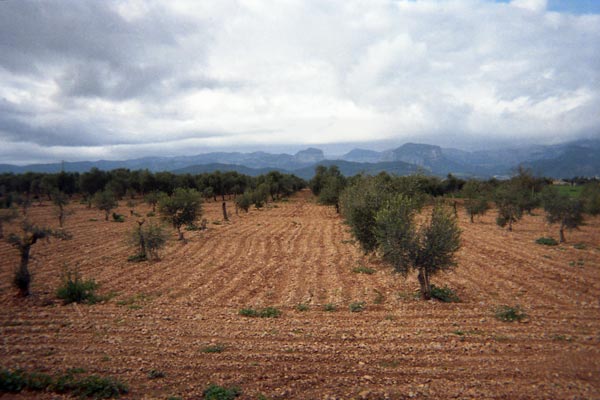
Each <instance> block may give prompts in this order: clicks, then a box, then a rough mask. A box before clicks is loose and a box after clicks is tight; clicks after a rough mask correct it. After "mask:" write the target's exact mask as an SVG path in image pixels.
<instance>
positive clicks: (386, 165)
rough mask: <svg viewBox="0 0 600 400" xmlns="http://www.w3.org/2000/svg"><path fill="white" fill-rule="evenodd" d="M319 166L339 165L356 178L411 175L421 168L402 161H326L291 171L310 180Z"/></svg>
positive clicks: (341, 170)
mask: <svg viewBox="0 0 600 400" xmlns="http://www.w3.org/2000/svg"><path fill="white" fill-rule="evenodd" d="M319 165H323V166H326V167H329V166H332V165H337V166H338V168H339V169H340V172H341V173H342V174H343V175H345V176H354V175H357V174H360V173H361V172H362V173H365V174H367V175H376V174H378V173H380V172H384V171H385V172H388V173H390V174H396V175H410V174H412V173H415V172H417V171H418V169H419V167H417V166H416V165H411V164H408V163H405V162H402V161H391V162H381V163H356V162H351V161H344V160H324V161H321V162H320V163H317V164H314V165H311V166H310V167H305V168H301V169H297V170H294V171H290V172H291V173H293V174H294V175H296V176H298V177H300V178H303V179H310V178H312V177H313V176H314V175H315V168H316V167H317V166H319Z"/></svg>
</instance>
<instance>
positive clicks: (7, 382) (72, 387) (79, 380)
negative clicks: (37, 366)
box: [0, 369, 129, 399]
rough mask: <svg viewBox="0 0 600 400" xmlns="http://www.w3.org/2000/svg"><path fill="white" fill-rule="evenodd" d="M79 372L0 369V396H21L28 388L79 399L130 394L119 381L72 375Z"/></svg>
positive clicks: (95, 376)
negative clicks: (10, 394) (50, 372)
mask: <svg viewBox="0 0 600 400" xmlns="http://www.w3.org/2000/svg"><path fill="white" fill-rule="evenodd" d="M78 373H79V372H78V371H67V373H66V374H63V375H57V376H51V375H48V374H43V373H39V372H25V371H23V370H12V371H11V370H8V369H0V393H20V392H21V391H23V390H26V389H27V390H31V391H38V392H39V391H48V392H53V393H57V394H64V393H70V394H73V395H74V396H79V397H80V398H84V397H93V398H94V399H112V398H118V397H119V396H120V395H122V394H127V393H128V392H129V389H128V387H127V385H126V384H124V383H123V382H121V381H120V380H118V379H115V378H112V377H102V376H98V375H89V376H83V377H77V376H75V375H76V374H78Z"/></svg>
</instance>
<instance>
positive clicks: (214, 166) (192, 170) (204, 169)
mask: <svg viewBox="0 0 600 400" xmlns="http://www.w3.org/2000/svg"><path fill="white" fill-rule="evenodd" d="M215 171H221V172H228V171H236V172H239V173H240V174H244V175H248V176H259V175H263V174H266V173H269V172H270V171H279V172H283V173H286V174H289V173H290V171H286V170H282V169H276V168H250V167H246V166H243V165H234V164H220V163H211V164H200V165H190V166H188V167H185V168H179V169H174V170H172V171H171V172H173V173H174V174H192V175H197V174H205V173H212V172H215Z"/></svg>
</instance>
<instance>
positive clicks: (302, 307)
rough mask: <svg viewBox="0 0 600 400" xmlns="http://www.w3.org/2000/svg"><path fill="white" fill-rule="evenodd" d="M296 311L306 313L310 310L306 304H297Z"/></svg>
mask: <svg viewBox="0 0 600 400" xmlns="http://www.w3.org/2000/svg"><path fill="white" fill-rule="evenodd" d="M296 310H297V311H308V310H310V306H309V305H308V304H306V303H299V304H296Z"/></svg>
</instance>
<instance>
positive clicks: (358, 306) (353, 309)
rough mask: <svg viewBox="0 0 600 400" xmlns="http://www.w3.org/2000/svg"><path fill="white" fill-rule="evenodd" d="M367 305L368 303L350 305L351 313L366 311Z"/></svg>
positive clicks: (358, 302) (359, 302)
mask: <svg viewBox="0 0 600 400" xmlns="http://www.w3.org/2000/svg"><path fill="white" fill-rule="evenodd" d="M366 305H367V303H365V302H364V301H355V302H352V303H350V306H349V308H350V311H351V312H361V311H364V309H365V307H366Z"/></svg>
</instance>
